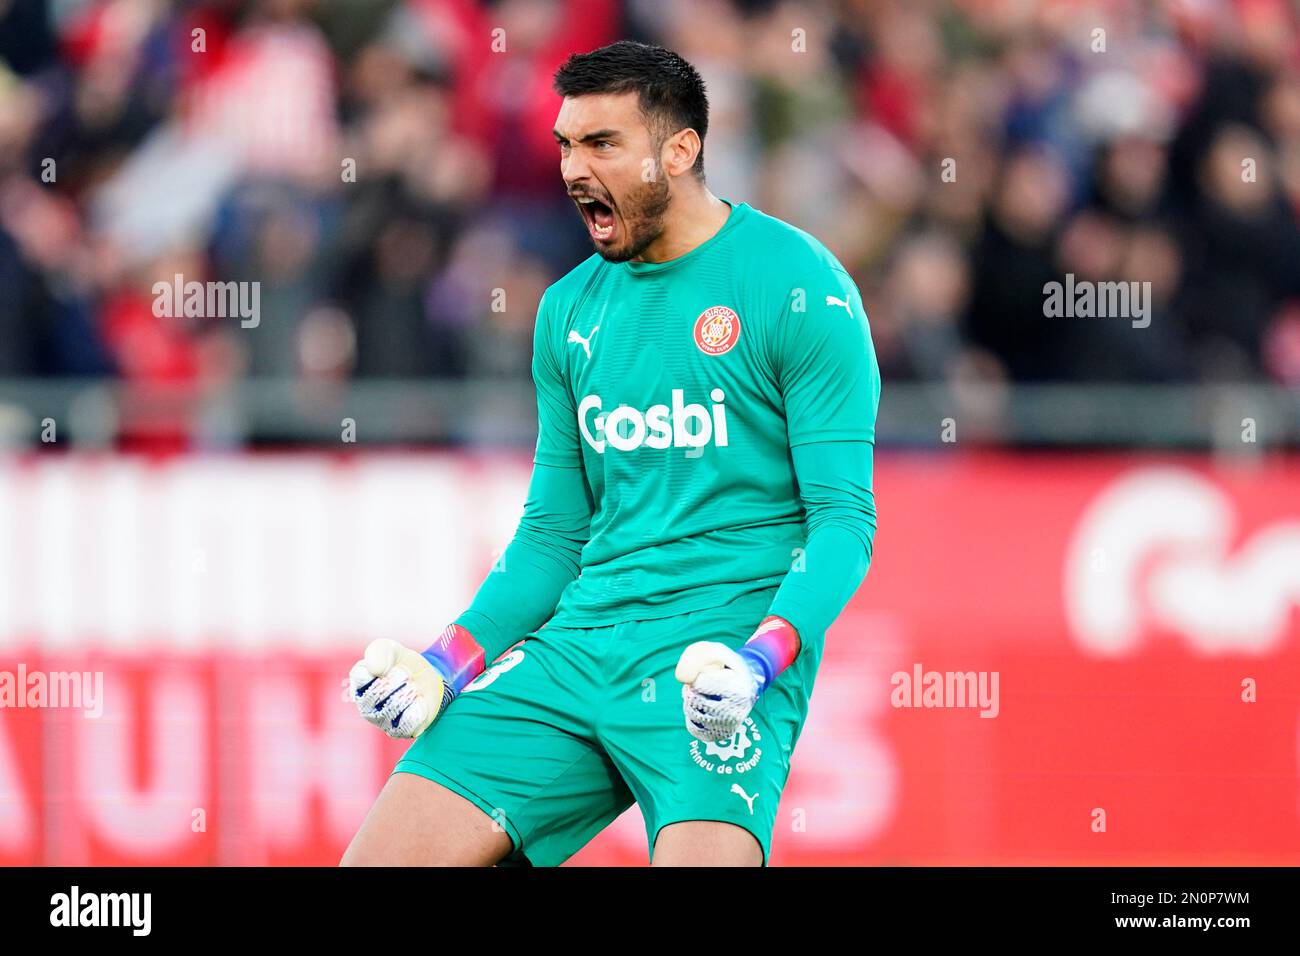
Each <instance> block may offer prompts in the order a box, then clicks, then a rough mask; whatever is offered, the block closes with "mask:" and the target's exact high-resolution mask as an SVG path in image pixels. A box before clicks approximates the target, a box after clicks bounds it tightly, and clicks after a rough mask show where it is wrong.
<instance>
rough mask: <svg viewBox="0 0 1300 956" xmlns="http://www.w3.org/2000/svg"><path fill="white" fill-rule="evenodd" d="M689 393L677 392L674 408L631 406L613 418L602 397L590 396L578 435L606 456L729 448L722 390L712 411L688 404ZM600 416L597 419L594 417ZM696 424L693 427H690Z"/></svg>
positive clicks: (711, 394)
mask: <svg viewBox="0 0 1300 956" xmlns="http://www.w3.org/2000/svg"><path fill="white" fill-rule="evenodd" d="M685 395H686V393H685V392H684V391H683V390H682V389H680V388H675V389H673V391H672V399H671V400H672V406H671V407H669V406H668V405H662V404H660V405H651V406H650V407H649V408H647V409H646V410H645V411H644V412H642V411H640V410H638V409H635V408H632V407H631V406H630V405H620V406H619V407H618V408H616V409H614V410H613V411H612V412H610V413H609V414H605V413H604V412H603V410H602V405H601V398H600V396H599V395H588V396H586V397H585V398H583V400H582V401H581V402H579V403H578V431H580V432H581V433H582V438H583V440H584V441H585V442H586V443H587V444H588V445H590V446H591V447H592V448H594V449H595V450H596V453H597V454H598V455H603V454H605V449H606V447H611V448H615V449H617V450H618V451H633V450H635V449H637V448H640V447H642V446H643V445H644V446H646V447H649V448H668V447H670V446H671V447H673V448H703V447H704V446H705V445H707V444H709V442H713V443H714V444H716V445H718V446H719V447H724V448H725V447H726V445H727V409H726V408H725V407H724V406H723V404H722V402H723V395H722V389H720V388H715V389H713V390H712V391H711V392H709V398H711V399H712V400H713V402H714V404H713V407H712V409H708V408H705V407H704V406H703V405H699V404H696V403H694V402H692V403H691V404H689V405H687V404H686V403H685ZM593 412H595V413H596V414H595V415H593V414H592V413H593ZM691 422H694V425H693V426H691V425H689V424H688V423H691Z"/></svg>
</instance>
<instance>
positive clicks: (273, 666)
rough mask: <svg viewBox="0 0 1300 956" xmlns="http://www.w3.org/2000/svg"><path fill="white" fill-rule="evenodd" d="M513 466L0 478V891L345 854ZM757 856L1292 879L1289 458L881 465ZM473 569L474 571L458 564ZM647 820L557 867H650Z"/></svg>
mask: <svg viewBox="0 0 1300 956" xmlns="http://www.w3.org/2000/svg"><path fill="white" fill-rule="evenodd" d="M527 469H528V465H527V462H526V461H522V460H520V459H518V458H513V457H512V458H506V459H502V458H483V457H469V456H453V455H400V456H387V455H376V456H367V457H362V458H358V459H334V458H329V457H326V456H284V457H279V456H274V457H240V456H236V457H230V458H213V459H207V458H178V459H170V460H167V461H163V462H146V461H143V460H137V459H123V458H115V457H105V458H88V459H82V458H75V457H74V458H40V459H25V460H21V461H10V462H7V463H3V464H0V865H15V864H55V865H59V864H63V865H79V864H163V865H169V864H175V865H211V864H217V865H275V864H304V863H306V864H332V863H335V862H337V860H338V858H339V856H340V855H341V853H342V850H343V848H344V847H345V846H346V844H347V842H348V840H349V839H350V838H351V836H352V833H353V832H354V831H355V829H356V827H357V825H358V824H359V822H360V820H361V818H362V817H363V815H364V814H365V811H366V809H367V808H368V807H369V805H370V802H371V801H372V800H373V798H374V796H375V794H376V793H377V792H378V790H379V788H380V787H381V786H382V784H383V781H384V779H385V776H386V775H387V773H388V772H389V770H390V769H391V767H392V764H393V762H394V761H395V760H396V758H397V756H398V755H400V753H401V752H402V750H403V745H402V744H401V743H398V742H394V741H389V740H388V739H387V738H384V737H383V736H382V735H381V734H379V733H377V732H376V731H375V730H374V728H372V727H370V726H369V725H367V724H365V723H364V722H362V721H361V720H360V719H359V718H358V717H357V715H356V711H355V708H354V707H353V706H352V705H351V703H350V702H348V701H347V699H346V696H345V695H344V693H343V679H344V677H345V676H346V674H347V671H348V668H349V667H350V666H351V664H352V662H353V661H354V660H355V659H356V658H357V657H358V656H359V654H360V651H361V649H362V648H364V646H365V644H366V642H367V641H368V640H369V639H371V638H372V637H375V636H391V637H396V638H398V639H404V640H407V641H409V642H410V643H419V642H420V640H421V638H422V637H424V638H427V636H428V635H429V634H430V633H432V631H433V630H435V629H436V628H437V627H439V626H440V625H441V623H443V622H445V621H446V620H447V619H449V618H450V617H451V616H452V615H454V614H455V613H456V612H457V611H458V610H459V609H460V608H461V607H463V606H464V604H465V602H466V601H467V600H468V598H469V596H470V595H471V594H472V592H473V589H474V587H475V586H476V585H477V583H478V581H479V580H480V579H481V577H482V575H483V574H484V573H486V571H487V569H488V568H489V567H490V566H491V564H492V561H493V560H494V558H495V557H496V555H497V554H499V551H500V549H501V547H502V546H504V544H505V542H506V541H507V540H508V539H509V536H510V533H511V531H512V530H513V526H514V522H515V521H516V520H517V518H518V515H519V514H520V512H521V509H522V502H523V491H524V487H525V483H526V480H527ZM876 495H877V508H878V511H879V520H880V529H879V532H878V534H877V537H876V553H875V556H874V558H873V562H872V567H871V571H870V573H869V575H868V578H867V581H866V583H865V584H864V585H863V587H862V588H861V589H860V591H859V592H858V594H857V596H856V597H855V598H854V600H853V602H852V603H851V604H850V606H849V608H848V609H847V610H846V611H845V613H844V614H843V615H842V616H841V618H840V619H839V621H838V622H837V623H836V625H835V626H834V628H833V629H832V631H831V633H830V634H829V635H828V636H827V647H826V655H825V661H824V664H823V666H822V670H821V673H820V674H819V676H818V678H817V685H816V688H815V691H814V694H813V700H812V708H811V712H810V716H809V721H808V726H807V727H806V729H805V731H804V733H803V735H802V737H801V738H800V741H799V745H798V748H797V750H796V752H795V754H794V758H793V770H792V774H791V779H790V783H789V785H788V787H787V789H786V792H785V794H784V798H783V800H782V803H781V808H780V812H779V814H778V819H777V828H776V832H775V834H774V838H773V853H772V862H773V864H776V865H808V864H909V865H910V864H958V865H966V864H1020V863H1025V864H1192V863H1195V864H1222V865H1231V864H1290V865H1296V864H1298V863H1300V461H1298V460H1297V459H1295V458H1284V459H1266V460H1264V461H1263V462H1254V463H1251V464H1243V465H1228V464H1223V463H1215V462H1212V461H1211V460H1209V459H1205V458H1199V457H1186V458H1160V459H1153V458H1138V457H1132V456H1063V455H1052V456H1017V455H1009V454H987V455H984V454H954V453H947V454H932V455H921V454H916V455H912V454H906V455H903V454H882V455H880V456H879V461H878V464H877V469H876ZM466 555H470V556H472V558H471V559H468V560H467V559H466ZM645 861H646V846H645V831H644V829H643V827H642V825H641V821H640V817H639V814H638V813H637V811H636V810H635V808H633V809H632V810H630V811H629V812H628V813H627V814H625V815H624V816H623V817H622V818H620V820H619V821H618V822H616V823H615V824H614V825H613V826H612V827H611V828H609V830H607V831H606V832H605V833H603V834H601V835H600V836H599V837H597V839H596V840H595V841H593V842H592V844H591V845H589V846H588V847H587V848H586V849H585V850H583V851H582V852H581V853H580V854H579V855H578V856H577V857H576V858H575V859H574V860H573V863H575V864H622V865H644V863H645Z"/></svg>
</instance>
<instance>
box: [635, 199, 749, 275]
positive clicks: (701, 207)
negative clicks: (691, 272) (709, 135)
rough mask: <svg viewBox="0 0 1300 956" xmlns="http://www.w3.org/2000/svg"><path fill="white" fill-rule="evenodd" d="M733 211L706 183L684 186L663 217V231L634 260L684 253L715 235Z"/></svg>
mask: <svg viewBox="0 0 1300 956" xmlns="http://www.w3.org/2000/svg"><path fill="white" fill-rule="evenodd" d="M730 215H731V207H730V206H729V205H727V204H726V203H725V202H723V201H722V200H721V199H719V198H718V197H717V196H715V195H713V193H711V192H709V191H708V189H706V188H705V187H704V186H702V185H701V186H698V187H694V188H689V189H684V190H681V192H679V193H678V194H677V195H676V196H674V197H673V202H672V205H671V206H669V209H668V215H667V216H665V217H664V231H663V232H661V233H660V234H659V238H658V239H656V240H655V241H654V242H652V243H650V245H649V246H647V247H646V250H645V252H643V253H641V255H639V256H637V257H636V260H635V261H637V262H667V261H668V260H670V259H676V258H678V257H679V256H684V255H686V253H688V252H690V251H691V250H692V249H695V248H696V247H698V246H701V245H703V244H704V243H706V242H708V241H709V240H710V239H712V238H713V237H714V236H716V235H717V234H718V230H720V229H721V228H722V227H723V225H724V224H725V223H726V221H727V217H729V216H730Z"/></svg>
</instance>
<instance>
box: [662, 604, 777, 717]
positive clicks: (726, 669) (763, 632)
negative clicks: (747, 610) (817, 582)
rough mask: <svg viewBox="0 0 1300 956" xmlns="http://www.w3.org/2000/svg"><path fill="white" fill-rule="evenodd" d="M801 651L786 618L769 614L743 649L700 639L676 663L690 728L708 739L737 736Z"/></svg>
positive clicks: (683, 708)
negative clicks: (763, 696)
mask: <svg viewBox="0 0 1300 956" xmlns="http://www.w3.org/2000/svg"><path fill="white" fill-rule="evenodd" d="M798 653H799V634H798V632H797V631H796V630H795V628H794V625H792V624H791V623H790V622H789V621H787V620H785V619H784V618H780V617H776V616H774V615H770V616H768V617H767V618H765V619H764V621H763V623H762V624H760V625H759V627H758V630H756V631H755V632H754V636H753V637H751V638H750V639H749V640H748V641H747V642H746V643H745V645H744V646H743V647H741V648H740V650H738V651H736V650H732V649H731V648H730V647H728V646H727V645H726V644H719V643H718V642H716V641H696V642H695V643H694V644H692V645H690V646H689V647H687V648H686V650H684V651H683V652H682V656H681V659H680V660H678V662H677V679H678V680H679V681H681V682H682V711H683V712H684V713H685V715H686V729H687V730H689V731H690V732H691V735H692V736H693V737H696V738H697V739H699V740H704V741H717V740H727V739H728V738H730V737H733V736H735V734H736V731H738V730H739V729H740V727H741V725H742V724H743V723H744V722H745V718H746V717H748V716H749V712H750V710H751V709H752V708H753V706H754V704H755V703H756V702H757V701H758V696H759V694H761V693H762V692H763V691H764V689H765V688H767V687H768V686H769V685H770V684H771V683H772V681H773V680H775V679H776V675H777V674H779V673H781V671H783V670H785V669H786V668H787V667H789V666H790V664H791V663H792V662H793V661H794V659H795V656H796V655H797V654H798Z"/></svg>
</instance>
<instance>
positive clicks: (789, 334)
mask: <svg viewBox="0 0 1300 956" xmlns="http://www.w3.org/2000/svg"><path fill="white" fill-rule="evenodd" d="M805 286H806V287H807V289H808V290H809V292H810V295H809V298H808V301H807V307H806V308H805V309H804V310H802V311H795V310H794V309H793V308H788V309H787V311H786V312H785V313H784V314H783V316H782V321H781V323H780V334H779V336H778V338H777V345H778V349H779V352H778V355H777V357H776V363H775V364H776V368H777V369H778V371H779V377H780V384H781V391H782V397H783V398H784V400H785V407H786V421H787V429H788V432H789V443H790V455H791V459H792V461H793V465H794V470H795V477H796V480H797V482H798V486H799V495H800V498H801V500H802V503H803V506H804V511H805V530H806V534H807V539H806V544H805V548H804V553H803V554H802V556H801V559H800V560H796V561H795V562H794V564H793V566H792V567H791V570H790V572H789V573H788V574H787V575H786V577H785V579H784V580H783V581H782V583H781V586H780V588H779V589H778V591H777V594H776V597H775V599H774V601H773V604H772V607H771V611H770V613H772V614H775V615H778V616H780V617H783V618H785V619H786V620H787V621H789V622H790V623H791V624H793V625H794V626H795V628H796V629H797V630H798V631H799V634H800V638H801V640H803V641H806V642H820V641H821V640H822V639H823V638H824V636H825V632H826V630H827V628H829V627H830V625H831V623H832V622H833V621H834V620H835V618H836V617H837V616H838V615H839V613H840V612H841V611H842V610H843V609H844V607H845V605H846V604H848V602H849V600H850V598H852V597H853V593H854V591H856V590H857V588H858V585H859V584H861V583H862V579H863V577H864V576H865V575H866V572H867V566H868V565H869V564H870V561H871V555H872V546H873V541H874V536H875V531H876V506H875V497H874V494H873V490H872V470H873V469H872V455H873V451H874V445H875V434H876V411H877V409H878V408H879V405H880V368H879V366H878V364H877V362H876V354H875V348H874V347H873V345H872V341H871V329H870V326H869V324H868V322H867V314H866V310H865V309H864V308H863V305H862V299H861V296H860V295H859V294H858V289H857V286H856V285H855V284H854V283H853V280H852V279H851V278H850V277H849V275H848V273H846V272H844V271H843V270H842V269H840V268H838V267H832V268H818V269H815V270H813V271H812V274H810V275H808V276H806V277H805ZM823 300H824V302H823Z"/></svg>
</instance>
